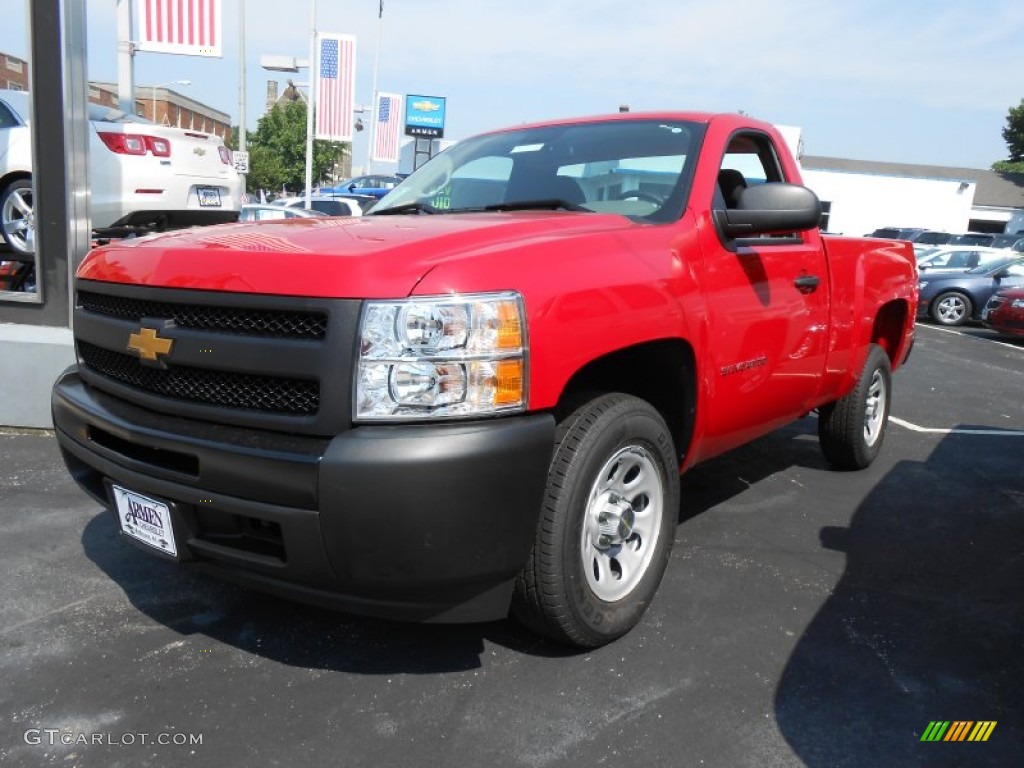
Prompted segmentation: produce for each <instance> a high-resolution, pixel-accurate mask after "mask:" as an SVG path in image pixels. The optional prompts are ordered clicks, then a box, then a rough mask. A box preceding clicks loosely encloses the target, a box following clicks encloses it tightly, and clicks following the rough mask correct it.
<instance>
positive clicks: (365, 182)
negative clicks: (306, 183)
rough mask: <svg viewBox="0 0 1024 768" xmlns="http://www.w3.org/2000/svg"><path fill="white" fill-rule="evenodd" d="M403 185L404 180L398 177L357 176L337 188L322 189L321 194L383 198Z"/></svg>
mask: <svg viewBox="0 0 1024 768" xmlns="http://www.w3.org/2000/svg"><path fill="white" fill-rule="evenodd" d="M401 183H402V179H401V178H399V177H398V176H387V175H383V176H382V175H369V176H355V177H353V178H351V179H346V180H345V181H342V182H340V183H339V184H338V185H337V186H334V187H331V188H329V189H322V190H321V192H324V193H330V192H335V193H341V194H355V195H370V196H372V197H376V198H381V197H384V195H386V194H387V193H388V192H390V191H391V190H392V189H394V188H395V187H397V186H398V185H399V184H401Z"/></svg>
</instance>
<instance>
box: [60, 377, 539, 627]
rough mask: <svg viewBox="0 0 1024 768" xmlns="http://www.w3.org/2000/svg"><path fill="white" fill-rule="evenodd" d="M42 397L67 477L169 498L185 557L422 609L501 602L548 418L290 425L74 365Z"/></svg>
mask: <svg viewBox="0 0 1024 768" xmlns="http://www.w3.org/2000/svg"><path fill="white" fill-rule="evenodd" d="M52 407H53V421H54V427H55V429H56V433H57V438H58V441H59V443H60V447H61V451H62V453H63V455H64V460H65V463H66V464H67V466H68V469H69V471H70V472H71V474H72V475H73V476H74V478H75V480H76V481H77V482H78V483H79V484H80V485H81V486H82V487H83V488H84V489H85V490H86V491H87V492H88V493H89V494H90V495H92V496H93V497H95V498H96V499H97V500H99V501H100V502H101V503H103V504H104V505H106V506H107V507H108V508H109V507H111V501H110V495H109V485H110V483H116V484H117V485H119V486H122V487H124V488H127V489H129V490H131V491H135V492H137V493H141V494H144V495H147V496H151V497H153V498H155V499H157V500H159V501H163V502H165V503H167V504H168V505H169V506H170V508H171V514H172V519H173V522H174V529H175V539H176V542H177V544H178V552H179V555H180V558H181V560H183V561H185V562H188V563H190V564H194V565H196V566H199V567H203V568H206V569H209V570H211V571H214V572H216V573H217V574H218V575H220V576H222V577H224V578H227V579H229V580H231V581H236V582H239V583H242V584H245V585H248V586H253V587H256V588H259V589H262V590H265V591H269V592H272V593H275V594H279V595H281V596H284V597H289V598H293V599H297V600H302V601H305V602H311V603H315V604H320V605H325V606H329V607H335V608H341V609H344V610H348V611H351V612H354V613H361V614H366V615H374V616H381V617H385V618H396V619H411V620H422V621H485V620H491V619H496V618H501V617H503V616H505V615H506V614H507V611H508V605H509V599H510V597H511V591H512V583H513V580H514V578H515V575H516V573H518V571H519V570H520V569H521V568H522V566H523V564H524V562H525V560H526V557H527V554H528V552H529V549H530V546H531V544H532V542H533V538H534V533H535V529H536V525H537V519H538V516H539V512H540V505H541V500H542V496H543V492H544V484H545V478H546V476H547V468H548V464H549V462H550V458H551V451H552V446H553V443H554V430H555V427H554V419H553V417H552V416H551V415H549V414H537V415H526V416H517V417H509V418H502V419H494V420H488V421H475V422H465V423H459V424H445V425H427V424H416V425H402V426H373V427H369V426H364V427H357V428H354V429H350V430H346V431H344V432H342V433H341V434H340V435H338V436H336V437H334V438H331V439H327V438H318V437H311V436H305V435H289V434H284V433H279V432H272V431H267V430H256V429H251V428H246V427H237V426H226V425H219V424H210V423H207V422H203V421H198V420H192V419H183V418H180V417H176V416H170V415H165V414H160V413H155V412H153V411H150V410H147V409H144V408H141V407H139V406H136V405H132V404H129V403H126V402H124V401H123V400H120V399H118V398H115V397H112V396H110V395H108V394H106V393H103V392H100V391H98V390H96V389H95V388H93V387H90V386H88V385H87V384H85V383H84V382H83V381H82V379H81V378H80V377H79V375H78V373H77V369H76V367H72V368H70V369H69V370H68V371H66V372H65V373H64V375H63V376H62V377H61V378H60V379H59V380H58V382H57V384H56V385H55V387H54V390H53V400H52ZM133 541H134V540H133ZM139 546H142V547H144V548H145V549H146V550H147V551H152V552H153V553H154V554H156V555H157V556H160V555H159V553H157V552H156V550H152V549H150V548H149V547H145V545H142V544H140V545H139Z"/></svg>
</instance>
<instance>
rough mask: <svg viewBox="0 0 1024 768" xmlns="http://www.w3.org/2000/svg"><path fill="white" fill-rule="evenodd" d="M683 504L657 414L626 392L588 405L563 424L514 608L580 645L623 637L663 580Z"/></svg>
mask: <svg viewBox="0 0 1024 768" xmlns="http://www.w3.org/2000/svg"><path fill="white" fill-rule="evenodd" d="M678 511H679V468H678V463H677V460H676V456H675V451H674V448H673V442H672V437H671V434H670V433H669V430H668V427H667V426H666V425H665V421H664V419H662V418H661V415H660V414H659V413H658V412H657V411H656V410H655V409H654V408H653V407H651V406H650V405H649V404H648V403H646V402H644V401H643V400H640V399H638V398H635V397H632V396H629V395H623V394H611V395H602V396H600V397H597V398H595V399H593V400H590V401H589V402H587V403H585V404H584V405H582V406H581V407H579V408H578V409H577V410H576V411H574V412H573V413H572V414H571V415H570V416H569V417H568V418H566V419H565V420H563V421H562V422H561V424H560V425H559V427H558V432H557V436H556V445H555V453H554V457H553V458H552V461H551V466H550V469H549V471H548V481H547V489H546V493H545V499H544V507H543V510H542V512H541V519H540V522H539V523H538V528H537V534H536V539H535V541H534V546H533V549H532V551H531V553H530V557H529V559H528V562H527V565H526V567H525V568H524V569H523V571H522V573H521V574H520V576H519V578H518V579H517V580H516V591H515V599H514V601H513V613H514V614H515V615H516V616H517V617H518V618H519V619H520V620H522V621H523V623H525V624H526V625H527V626H529V627H531V628H533V629H534V630H536V631H538V632H541V633H543V634H545V635H548V636H549V637H552V638H554V639H556V640H559V641H561V642H565V643H569V644H572V645H577V646H581V647H596V646H600V645H604V644H605V643H608V642H610V641H612V640H614V639H615V638H617V637H620V636H621V635H623V634H625V633H626V632H628V631H629V630H630V629H632V627H633V626H635V625H636V623H637V622H638V621H639V620H640V617H641V616H642V615H643V613H644V610H646V608H647V606H648V604H649V603H650V602H651V600H652V598H653V597H654V593H655V592H656V591H657V589H658V585H659V584H660V583H661V578H662V575H663V574H664V572H665V566H666V565H667V563H668V556H669V552H670V551H671V547H672V540H673V537H674V532H675V522H676V519H677V516H678Z"/></svg>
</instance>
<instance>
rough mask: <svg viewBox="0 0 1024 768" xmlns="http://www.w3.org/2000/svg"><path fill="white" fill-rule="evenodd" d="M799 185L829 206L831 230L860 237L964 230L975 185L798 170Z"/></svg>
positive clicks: (969, 214) (936, 180)
mask: <svg viewBox="0 0 1024 768" xmlns="http://www.w3.org/2000/svg"><path fill="white" fill-rule="evenodd" d="M803 177H804V183H805V184H806V185H807V186H808V187H810V188H811V189H812V190H814V192H815V194H816V195H818V197H819V198H820V199H821V200H823V201H829V202H831V203H832V211H831V214H830V216H829V226H828V229H829V231H830V232H836V233H842V234H844V235H864V234H867V233H869V232H871V231H873V230H875V229H877V228H878V227H924V228H925V229H937V230H942V231H946V232H966V231H967V225H968V221H969V220H970V218H971V207H972V205H973V204H974V192H975V189H976V187H977V185H976V184H975V183H974V182H973V181H961V180H959V179H913V178H906V177H901V176H882V175H870V174H863V173H850V172H844V171H818V170H809V169H807V168H805V169H803Z"/></svg>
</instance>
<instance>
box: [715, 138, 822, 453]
mask: <svg viewBox="0 0 1024 768" xmlns="http://www.w3.org/2000/svg"><path fill="white" fill-rule="evenodd" d="M785 180H786V178H785V177H784V175H783V169H782V166H781V164H780V162H779V159H778V154H777V152H776V151H775V147H774V144H773V141H772V139H771V137H770V136H768V135H766V134H763V133H761V132H758V131H743V132H740V133H737V134H734V135H733V136H732V137H731V138H730V139H729V142H728V144H727V149H726V151H725V153H724V155H723V157H722V161H721V165H720V169H719V173H718V180H717V181H718V183H717V185H716V189H715V190H714V193H713V201H712V206H711V207H712V208H715V207H725V208H728V207H733V206H735V204H736V200H737V196H738V194H739V192H740V190H741V189H742V188H743V187H744V186H751V185H754V184H765V183H772V182H778V181H785ZM700 221H701V223H700V228H701V234H700V237H701V245H702V250H703V255H704V264H705V270H706V272H705V277H706V280H705V286H706V296H707V306H708V308H709V312H708V321H707V322H708V326H707V327H708V329H709V340H710V344H709V345H708V353H707V354H708V357H709V358H710V359H709V360H707V361H705V368H704V370H705V371H707V375H706V379H705V385H706V386H707V387H708V388H709V397H708V398H707V400H706V401H705V406H706V412H705V416H706V420H705V421H704V430H705V438H706V440H707V444H708V448H709V449H710V453H719V452H721V451H723V450H727V449H728V448H731V447H733V446H734V445H738V444H740V443H743V442H746V441H747V440H749V439H751V438H753V437H755V436H756V435H757V434H758V433H764V432H767V431H770V430H772V429H774V428H775V427H777V426H780V425H782V424H785V423H787V422H789V421H792V420H793V419H795V418H799V417H800V416H801V415H803V414H804V413H805V412H807V410H809V408H810V407H811V404H812V402H813V398H814V397H815V396H816V394H817V392H818V389H819V386H820V382H821V376H822V375H823V372H824V366H825V356H826V352H827V340H828V302H829V280H828V265H827V263H826V260H825V255H824V250H823V248H822V244H821V237H820V235H819V233H818V230H817V229H814V230H810V231H808V232H803V233H793V234H790V235H785V236H772V237H758V238H752V239H749V240H730V239H728V238H726V237H725V236H724V235H722V234H720V233H719V231H718V230H717V228H716V227H715V225H714V222H713V217H712V216H708V217H701V220H700Z"/></svg>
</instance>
